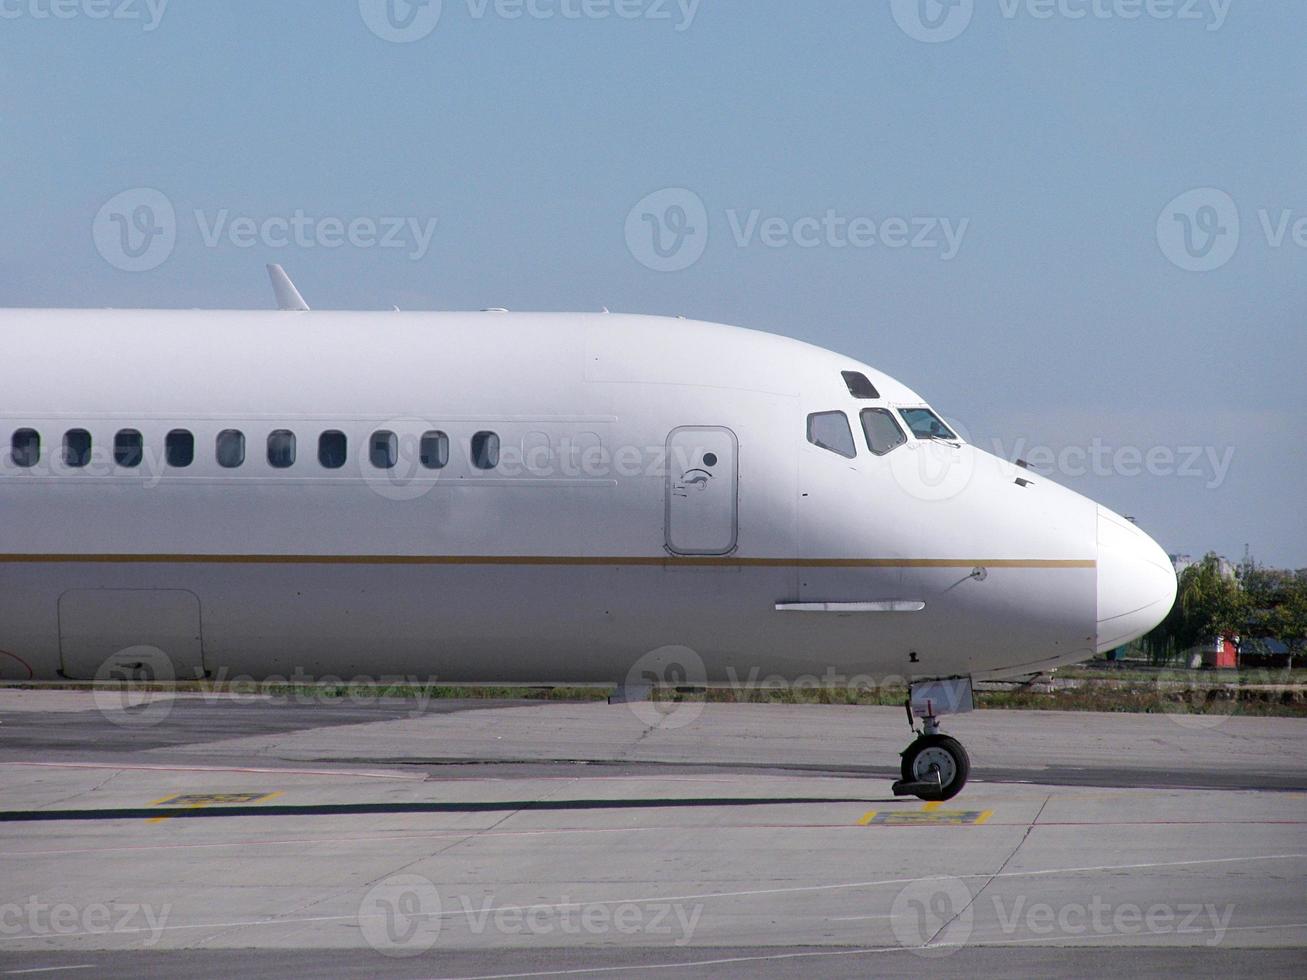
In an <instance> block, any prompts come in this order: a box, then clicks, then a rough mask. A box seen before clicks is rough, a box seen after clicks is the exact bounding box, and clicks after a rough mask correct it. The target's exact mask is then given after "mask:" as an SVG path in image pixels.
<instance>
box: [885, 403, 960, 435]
mask: <svg viewBox="0 0 1307 980" xmlns="http://www.w3.org/2000/svg"><path fill="white" fill-rule="evenodd" d="M899 414H900V415H902V416H903V421H904V422H906V423H908V428H909V429H911V430H912V434H913V435H914V436H916V437H917V438H918V439H942V440H943V441H945V442H957V441H958V437H957V436H955V435H954V434H953V430H952V429H950V428H949V427H948V426H947V425H945V424H944V421H943V419H941V418H940V417H939V416H938V415H936V414H935V413H934V412H932V411H931V410H930V409H928V408H904V409H900V410H899Z"/></svg>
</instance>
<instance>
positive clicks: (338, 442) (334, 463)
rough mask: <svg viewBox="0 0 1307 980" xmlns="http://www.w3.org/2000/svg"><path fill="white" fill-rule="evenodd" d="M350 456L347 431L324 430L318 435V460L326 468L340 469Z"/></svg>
mask: <svg viewBox="0 0 1307 980" xmlns="http://www.w3.org/2000/svg"><path fill="white" fill-rule="evenodd" d="M348 458H349V442H348V440H346V438H345V433H343V432H337V431H335V430H334V429H333V430H332V431H331V432H324V433H322V435H320V436H318V462H319V463H321V464H322V468H323V469H325V470H338V469H340V468H341V467H342V466H344V465H345V462H346V460H347V459H348Z"/></svg>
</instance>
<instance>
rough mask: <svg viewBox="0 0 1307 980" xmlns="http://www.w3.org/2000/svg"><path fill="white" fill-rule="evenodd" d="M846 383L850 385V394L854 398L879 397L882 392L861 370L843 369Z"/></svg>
mask: <svg viewBox="0 0 1307 980" xmlns="http://www.w3.org/2000/svg"><path fill="white" fill-rule="evenodd" d="M841 374H843V375H844V383H845V384H846V385H848V386H849V394H850V395H852V396H853V397H854V398H879V397H880V392H879V391H877V390H876V386H875V385H874V384H872V383H871V380H870V379H869V378H868V377H867V376H866V375H865V374H863V373H861V372H860V371H842V372H841Z"/></svg>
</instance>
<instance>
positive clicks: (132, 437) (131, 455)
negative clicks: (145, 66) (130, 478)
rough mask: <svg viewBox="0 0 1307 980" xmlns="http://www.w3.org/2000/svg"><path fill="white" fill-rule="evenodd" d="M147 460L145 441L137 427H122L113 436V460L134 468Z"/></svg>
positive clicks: (128, 467) (131, 468)
mask: <svg viewBox="0 0 1307 980" xmlns="http://www.w3.org/2000/svg"><path fill="white" fill-rule="evenodd" d="M144 460H145V441H144V440H143V439H142V438H141V434H140V433H139V432H137V431H136V430H135V429H122V430H121V431H119V432H118V433H117V434H116V435H115V436H114V437H113V461H114V462H115V463H117V464H118V465H119V466H121V467H123V468H124V469H129V470H134V469H136V467H138V466H140V465H141V463H142V462H143V461H144Z"/></svg>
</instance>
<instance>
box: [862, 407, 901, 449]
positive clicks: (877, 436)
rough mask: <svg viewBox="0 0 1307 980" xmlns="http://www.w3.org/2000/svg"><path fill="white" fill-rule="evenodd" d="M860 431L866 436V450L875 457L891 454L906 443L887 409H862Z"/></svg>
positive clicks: (892, 415)
mask: <svg viewBox="0 0 1307 980" xmlns="http://www.w3.org/2000/svg"><path fill="white" fill-rule="evenodd" d="M862 431H863V432H864V433H865V434H866V436H867V448H868V449H870V450H871V451H872V452H873V453H874V454H876V455H877V456H884V455H886V454H887V453H890V452H893V451H894V450H895V449H898V448H899V446H901V445H903V444H904V443H905V442H907V441H908V437H907V436H906V435H904V433H903V429H902V428H900V426H899V424H898V422H896V421H895V420H894V414H893V413H892V412H891V411H890V410H889V409H887V408H864V409H863V410H862Z"/></svg>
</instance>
